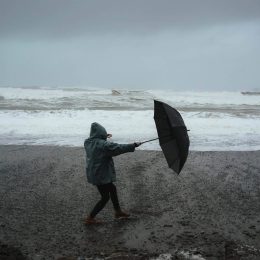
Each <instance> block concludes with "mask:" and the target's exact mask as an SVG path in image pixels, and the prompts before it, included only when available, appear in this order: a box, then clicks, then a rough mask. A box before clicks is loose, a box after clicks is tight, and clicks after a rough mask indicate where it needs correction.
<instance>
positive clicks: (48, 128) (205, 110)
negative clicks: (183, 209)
mask: <svg viewBox="0 0 260 260" xmlns="http://www.w3.org/2000/svg"><path fill="white" fill-rule="evenodd" d="M154 100H160V101H162V102H165V103H167V104H169V105H170V106H172V107H174V108H176V109H177V110H178V111H179V112H180V114H181V115H182V117H183V119H184V122H185V124H186V126H187V128H188V129H189V130H190V131H189V132H188V134H189V137H190V150H194V151H253V150H260V95H259V93H257V92H252V93H250V92H244V93H242V92H239V91H235V92H229V91H221V92H220V91H215V92H205V91H204V92H197V91H171V90H163V89H161V90H126V89H99V88H90V87H48V86H33V87H31V86H22V87H12V86H8V87H0V122H1V127H0V144H1V145H59V146H76V147H82V146H83V143H84V140H85V139H86V138H88V136H89V132H90V126H91V123H93V122H98V123H100V124H102V125H103V126H104V127H105V128H106V129H107V132H108V133H111V134H112V138H111V141H113V142H117V143H131V142H140V141H146V140H149V139H153V138H156V137H157V130H156V126H155V123H154V119H153V113H154V112H153V105H154ZM138 149H142V150H160V146H159V143H158V140H155V141H153V142H149V143H146V144H144V145H142V146H140V147H139V148H138Z"/></svg>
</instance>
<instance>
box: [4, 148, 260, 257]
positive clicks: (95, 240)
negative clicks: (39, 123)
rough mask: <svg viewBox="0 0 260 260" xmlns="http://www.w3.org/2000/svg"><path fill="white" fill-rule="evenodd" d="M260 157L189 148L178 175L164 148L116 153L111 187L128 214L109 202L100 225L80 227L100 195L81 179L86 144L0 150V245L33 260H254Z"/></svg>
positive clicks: (258, 245) (258, 242)
mask: <svg viewBox="0 0 260 260" xmlns="http://www.w3.org/2000/svg"><path fill="white" fill-rule="evenodd" d="M259 158H260V151H191V152H190V155H189V157H188V160H187V162H186V164H185V166H184V168H183V171H182V172H181V173H180V175H177V174H175V173H173V172H172V170H171V169H169V168H168V166H167V163H166V161H165V159H164V156H163V154H162V152H161V151H150V150H146V151H144V150H138V151H136V152H134V153H128V154H124V155H120V156H118V157H115V158H114V161H115V167H116V171H117V182H116V185H117V189H118V194H119V200H120V202H121V206H122V208H123V209H126V210H128V211H129V212H130V213H131V214H132V217H131V218H130V219H129V220H128V221H124V222H118V221H115V220H114V219H113V209H112V206H111V202H109V204H108V205H107V206H106V207H105V209H104V210H103V211H102V212H101V213H100V214H99V215H98V217H99V218H101V219H103V221H104V224H102V225H100V226H96V227H85V226H84V225H83V224H82V218H83V217H84V216H85V215H86V214H87V213H88V211H89V210H90V209H91V208H92V206H93V205H94V204H95V203H96V202H97V200H98V199H99V194H98V192H97V190H96V188H95V187H94V186H92V185H90V184H88V183H87V181H86V176H85V151H84V148H83V147H67V146H66V147H65V146H45V145H41V146H38V145H32V146H28V145H0V173H1V174H0V197H1V207H0V211H1V212H0V231H1V232H0V241H1V243H3V244H6V245H9V246H11V247H15V248H18V249H19V250H20V251H21V252H22V253H23V255H24V256H26V257H27V259H37V260H38V259H44V258H45V259H58V258H59V257H61V256H73V257H75V259H76V257H79V256H84V257H93V256H96V255H100V254H101V253H102V254H103V256H109V255H111V254H115V253H120V252H121V253H122V254H123V253H124V254H126V252H127V253H128V254H129V255H132V257H133V255H137V256H136V257H141V256H145V255H146V256H147V257H148V256H149V257H151V256H154V255H160V254H163V253H168V254H171V255H172V256H177V254H180V252H182V251H183V252H190V253H192V254H195V255H197V256H201V257H202V259H203V258H204V259H225V257H226V256H233V258H226V259H238V257H240V255H239V254H242V256H243V259H257V258H258V259H259V257H260V205H259V201H260V162H259ZM0 256H1V255H0ZM235 257H237V258H235ZM111 259H112V258H111ZM129 259H131V258H129ZM132 259H133V258H132ZM136 259H141V258H136ZM143 259H144V258H143ZM145 259H149V258H145ZM179 259H182V258H179ZM183 259H185V258H184V257H183ZM186 259H187V258H186Z"/></svg>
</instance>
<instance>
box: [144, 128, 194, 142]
mask: <svg viewBox="0 0 260 260" xmlns="http://www.w3.org/2000/svg"><path fill="white" fill-rule="evenodd" d="M187 131H190V130H189V129H187ZM169 136H170V135H167V136H163V137H169ZM158 139H159V137H157V138H154V139H150V140H147V141H144V142H141V143H140V144H144V143H148V142H152V141H155V140H158Z"/></svg>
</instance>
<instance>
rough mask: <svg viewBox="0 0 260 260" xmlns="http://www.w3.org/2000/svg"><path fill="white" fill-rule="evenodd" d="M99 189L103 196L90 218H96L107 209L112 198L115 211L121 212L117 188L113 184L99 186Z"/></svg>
mask: <svg viewBox="0 0 260 260" xmlns="http://www.w3.org/2000/svg"><path fill="white" fill-rule="evenodd" d="M97 188H98V191H99V193H100V195H101V199H100V201H99V202H98V203H97V204H96V206H95V207H94V209H93V210H92V211H91V213H90V217H92V218H94V217H95V216H96V215H97V214H98V213H99V212H100V211H101V210H102V209H103V208H104V207H105V205H106V204H107V202H108V201H109V199H110V198H111V200H112V203H113V206H114V209H115V210H116V211H118V210H120V206H119V202H118V197H117V191H116V186H115V185H114V184H113V183H112V182H111V183H107V184H103V185H97Z"/></svg>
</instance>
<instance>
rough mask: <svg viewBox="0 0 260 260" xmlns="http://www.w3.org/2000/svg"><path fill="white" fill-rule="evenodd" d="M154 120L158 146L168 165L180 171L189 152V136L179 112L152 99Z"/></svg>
mask: <svg viewBox="0 0 260 260" xmlns="http://www.w3.org/2000/svg"><path fill="white" fill-rule="evenodd" d="M154 121H155V124H156V128H157V133H158V137H159V138H155V139H151V140H148V141H145V142H142V143H146V142H150V141H153V140H156V139H159V143H160V146H161V148H162V151H163V153H164V156H165V158H166V161H167V163H168V165H169V167H170V168H171V169H172V170H174V171H175V172H176V173H178V174H179V173H180V172H181V169H182V168H183V166H184V164H185V162H186V160H187V157H188V153H189V146H190V141H189V136H188V133H187V131H188V130H187V128H186V126H185V124H184V121H183V119H182V117H181V114H180V113H179V112H178V111H177V110H176V109H175V108H173V107H171V106H169V105H168V104H166V103H163V102H160V101H157V100H154Z"/></svg>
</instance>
